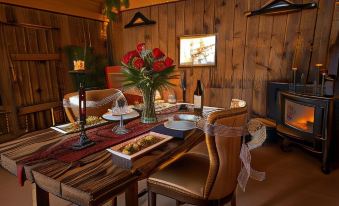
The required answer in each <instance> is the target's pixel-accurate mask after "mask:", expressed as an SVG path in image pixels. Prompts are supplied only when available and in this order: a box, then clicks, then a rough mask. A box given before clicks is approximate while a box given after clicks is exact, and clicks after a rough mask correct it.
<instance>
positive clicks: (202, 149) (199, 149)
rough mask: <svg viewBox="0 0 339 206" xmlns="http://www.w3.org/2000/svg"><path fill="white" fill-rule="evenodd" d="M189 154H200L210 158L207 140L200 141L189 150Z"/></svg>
mask: <svg viewBox="0 0 339 206" xmlns="http://www.w3.org/2000/svg"><path fill="white" fill-rule="evenodd" d="M187 153H188V154H194V155H199V156H201V157H204V158H206V159H208V158H209V157H208V149H207V145H206V142H205V141H202V142H200V143H199V144H198V145H196V146H194V147H193V148H192V149H191V150H190V151H188V152H187Z"/></svg>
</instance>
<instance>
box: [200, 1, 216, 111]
mask: <svg viewBox="0 0 339 206" xmlns="http://www.w3.org/2000/svg"><path fill="white" fill-rule="evenodd" d="M214 6H215V5H214V0H206V1H205V4H204V18H203V33H204V34H213V33H214V9H215V7H214ZM214 70H215V67H214V66H213V67H205V68H203V69H202V72H201V79H202V81H203V82H204V84H205V85H204V86H205V91H206V92H205V93H204V95H205V97H204V105H211V102H210V101H211V98H210V97H209V95H210V92H209V90H210V88H211V79H210V74H211V73H212V72H214Z"/></svg>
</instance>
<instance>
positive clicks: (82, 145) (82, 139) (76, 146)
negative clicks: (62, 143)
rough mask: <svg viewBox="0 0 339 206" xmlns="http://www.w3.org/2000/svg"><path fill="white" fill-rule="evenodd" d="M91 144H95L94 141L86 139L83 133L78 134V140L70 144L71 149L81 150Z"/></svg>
mask: <svg viewBox="0 0 339 206" xmlns="http://www.w3.org/2000/svg"><path fill="white" fill-rule="evenodd" d="M92 145H95V142H93V141H92V140H90V139H88V137H87V136H86V134H85V133H81V134H80V140H79V142H77V143H75V144H73V145H72V149H73V150H81V149H84V148H87V147H90V146H92Z"/></svg>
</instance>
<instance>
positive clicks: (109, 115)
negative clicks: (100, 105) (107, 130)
mask: <svg viewBox="0 0 339 206" xmlns="http://www.w3.org/2000/svg"><path fill="white" fill-rule="evenodd" d="M136 117H139V113H138V112H137V111H135V110H133V111H132V112H131V113H128V114H124V115H122V119H123V120H127V119H134V118H136ZM102 118H103V119H105V120H108V121H119V120H120V116H116V115H112V112H107V113H106V114H103V115H102Z"/></svg>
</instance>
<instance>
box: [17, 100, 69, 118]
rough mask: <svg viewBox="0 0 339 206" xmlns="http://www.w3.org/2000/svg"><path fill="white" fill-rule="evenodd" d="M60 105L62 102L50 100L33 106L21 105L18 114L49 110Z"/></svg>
mask: <svg viewBox="0 0 339 206" xmlns="http://www.w3.org/2000/svg"><path fill="white" fill-rule="evenodd" d="M60 106H62V102H48V103H43V104H36V105H32V106H27V107H20V108H19V111H18V115H24V114H30V113H34V112H40V111H45V110H49V109H51V108H55V107H60Z"/></svg>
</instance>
